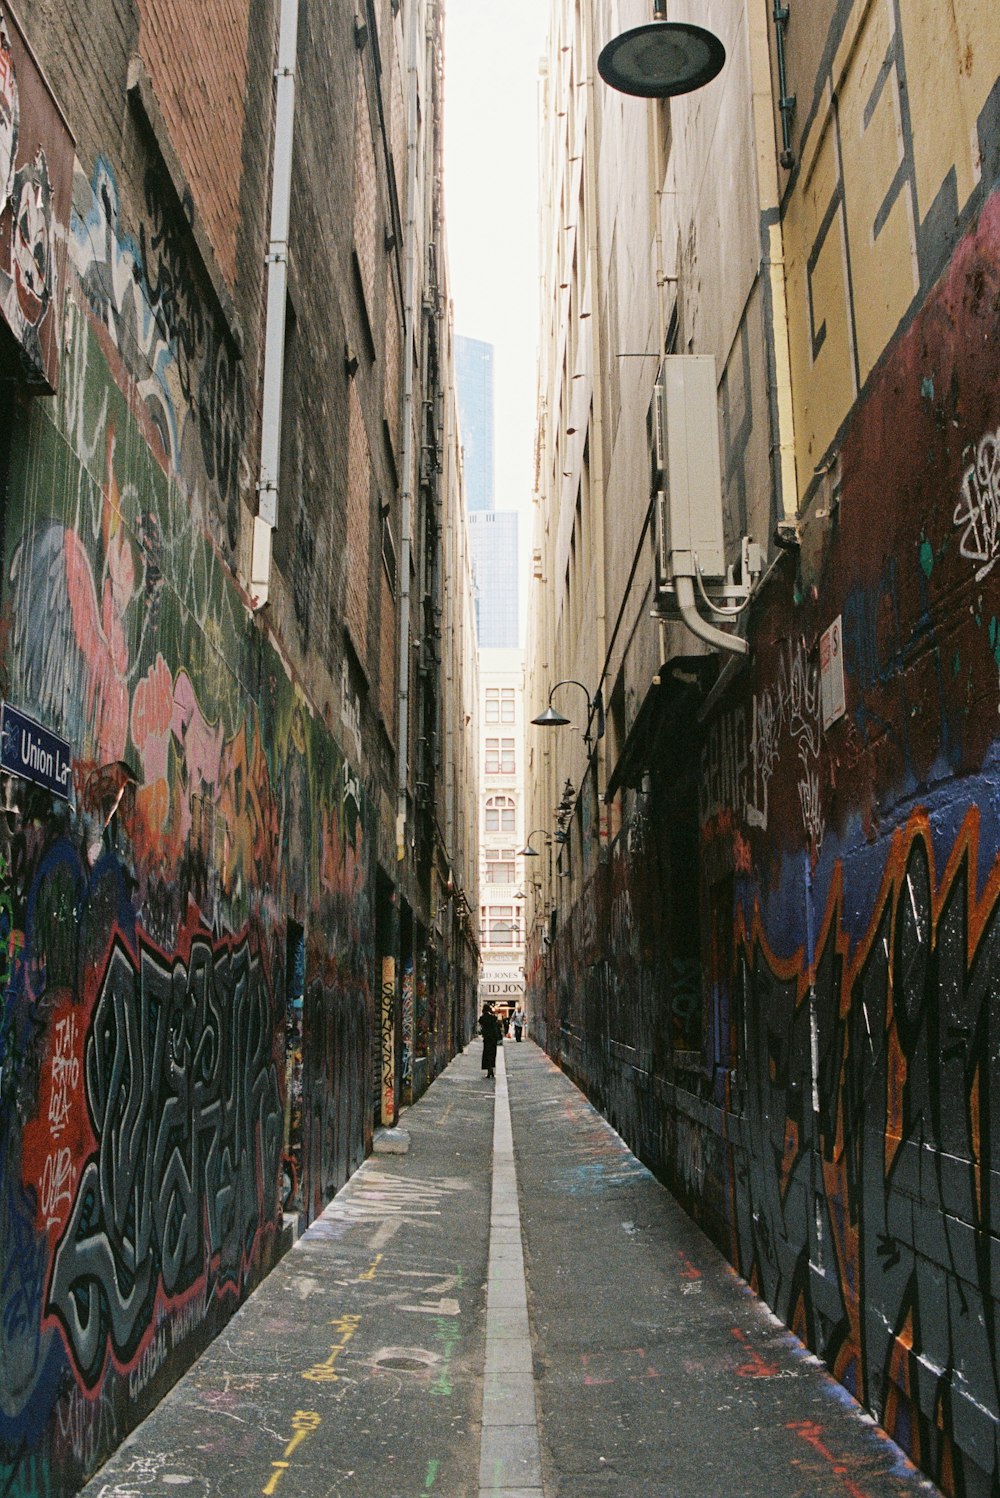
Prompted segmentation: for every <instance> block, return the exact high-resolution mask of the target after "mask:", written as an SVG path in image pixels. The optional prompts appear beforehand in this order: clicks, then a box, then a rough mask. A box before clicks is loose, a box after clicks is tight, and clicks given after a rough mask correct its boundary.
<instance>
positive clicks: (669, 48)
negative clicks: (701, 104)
mask: <svg viewBox="0 0 1000 1498" xmlns="http://www.w3.org/2000/svg"><path fill="white" fill-rule="evenodd" d="M653 14H654V17H655V19H654V20H652V21H646V22H645V23H644V24H643V25H642V26H633V27H632V28H631V30H629V31H623V32H622V34H621V36H616V37H615V38H614V40H613V41H610V42H608V44H607V46H606V47H604V49H603V51H602V52H601V55H600V57H598V59H597V71H598V72H599V73H600V75H601V77H602V78H603V79H604V81H605V83H607V84H608V85H609V86H610V87H611V88H616V89H618V91H619V93H623V94H632V95H633V96H634V97H636V98H639V99H669V98H671V97H673V96H674V95H675V94H689V93H692V92H693V91H694V89H696V88H703V87H704V85H705V84H706V83H711V81H712V79H713V78H715V77H716V76H717V75H718V74H719V73H720V72H721V71H722V66H723V63H724V62H725V60H726V49H725V47H724V46H723V45H722V43H721V42H720V41H719V38H718V37H717V36H715V35H714V33H713V32H711V31H706V30H705V29H704V27H702V26H692V25H690V24H689V23H688V22H687V21H668V20H667V19H666V8H665V3H664V0H654V6H653Z"/></svg>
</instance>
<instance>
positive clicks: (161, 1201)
mask: <svg viewBox="0 0 1000 1498" xmlns="http://www.w3.org/2000/svg"><path fill="white" fill-rule="evenodd" d="M85 1079H86V1095H87V1106H88V1109H89V1112H90V1116H91V1120H92V1123H93V1127H94V1132H95V1135H96V1139H97V1152H96V1154H95V1155H94V1156H92V1157H91V1159H90V1160H89V1161H88V1162H87V1163H86V1165H85V1166H84V1168H83V1171H82V1172H81V1175H80V1180H79V1183H78V1186H77V1192H76V1200H75V1204H74V1208H73V1212H72V1214H71V1216H70V1219H69V1221H68V1223H67V1225H66V1229H65V1231H64V1233H63V1235H62V1237H61V1238H60V1240H59V1244H58V1246H57V1248H56V1252H55V1256H54V1259H53V1265H52V1275H51V1279H50V1283H49V1291H48V1308H49V1311H50V1312H51V1313H53V1314H54V1315H56V1316H57V1317H58V1318H59V1321H60V1323H61V1324H62V1327H63V1330H64V1333H65V1336H66V1341H67V1345H68V1347H69V1350H70V1352H71V1354H72V1356H73V1359H74V1362H75V1364H76V1366H77V1368H78V1369H79V1371H80V1374H81V1376H82V1378H83V1380H84V1382H85V1383H86V1384H87V1385H88V1387H93V1386H94V1384H95V1383H96V1381H97V1380H98V1378H99V1377H100V1374H101V1370H102V1368H103V1365H104V1360H105V1356H106V1353H107V1350H108V1347H109V1346H110V1347H111V1349H112V1350H113V1351H114V1354H115V1356H116V1357H117V1358H118V1359H119V1360H120V1361H122V1362H128V1361H129V1360H130V1359H131V1358H133V1357H134V1355H135V1353H136V1350H137V1348H138V1346H139V1343H140V1341H141V1339H142V1337H143V1335H144V1333H145V1330H146V1327H147V1326H148V1324H149V1318H150V1313H151V1310H152V1305H153V1300H154V1297H155V1295H156V1292H157V1289H158V1287H160V1286H162V1289H163V1291H164V1293H166V1294H167V1295H168V1296H177V1295H180V1294H182V1293H183V1292H184V1291H186V1290H188V1289H190V1288H191V1287H192V1286H193V1285H194V1284H195V1282H196V1281H197V1280H198V1278H199V1277H200V1276H201V1275H202V1274H203V1272H204V1265H205V1262H206V1260H207V1259H211V1261H212V1262H213V1266H217V1267H213V1272H214V1273H215V1274H216V1275H217V1276H218V1277H219V1279H220V1280H221V1281H222V1282H231V1283H233V1284H238V1283H239V1281H240V1277H241V1274H242V1273H243V1271H244V1269H245V1266H246V1264H247V1261H248V1258H249V1256H250V1254H251V1251H252V1248H253V1244H254V1240H255V1238H256V1235H257V1234H258V1232H259V1231H260V1230H261V1228H262V1227H263V1226H264V1225H265V1223H266V1222H267V1221H269V1220H271V1219H273V1217H274V1215H275V1211H276V1202H277V1182H278V1169H279V1165H280V1159H281V1134H282V1128H281V1123H282V1119H281V1104H280V1098H279V1092H278V1078H277V1069H276V1066H275V1059H274V1037H273V1034H272V1024H271V1018H270V1001H269V997H268V993H267V986H266V983H265V980H264V974H263V971H262V968H261V964H260V960H259V957H258V956H257V955H256V953H255V952H253V951H252V949H251V945H250V941H249V939H248V938H247V937H244V938H243V939H241V940H240V941H237V942H233V943H229V942H224V943H221V944H219V945H217V946H213V944H212V943H211V942H210V941H209V940H208V939H207V938H206V937H203V936H200V935H199V936H196V937H195V938H194V939H193V940H192V942H191V949H190V954H189V956H188V959H187V961H183V960H181V959H180V958H176V959H175V960H174V961H173V962H172V963H171V962H169V961H167V960H166V959H164V958H163V957H162V956H161V955H160V954H159V953H158V952H156V951H154V950H153V949H151V948H149V947H147V946H146V945H142V947H141V950H140V954H139V959H138V962H136V961H135V960H134V959H133V957H132V955H131V953H130V952H129V951H128V949H127V948H126V947H125V946H124V944H123V943H122V942H121V941H120V940H116V941H115V943H114V945H113V947H112V951H111V955H110V958H109V961H108V965H107V969H106V972H105V975H104V979H103V981H102V983H101V988H100V992H99V994H98V997H97V1002H96V1004H95V1005H94V1011H93V1018H92V1020H91V1025H90V1030H89V1032H88V1036H87V1043H86V1053H85Z"/></svg>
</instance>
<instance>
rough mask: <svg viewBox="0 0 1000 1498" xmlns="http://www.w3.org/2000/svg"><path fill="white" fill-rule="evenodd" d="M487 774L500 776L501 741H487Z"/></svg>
mask: <svg viewBox="0 0 1000 1498" xmlns="http://www.w3.org/2000/svg"><path fill="white" fill-rule="evenodd" d="M486 773H487V775H499V774H500V740H499V739H487V740H486Z"/></svg>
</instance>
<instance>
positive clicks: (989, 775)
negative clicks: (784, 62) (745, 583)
mask: <svg viewBox="0 0 1000 1498" xmlns="http://www.w3.org/2000/svg"><path fill="white" fill-rule="evenodd" d="M797 24H798V23H797ZM804 24H805V25H806V26H808V25H813V26H814V28H820V29H822V31H823V36H822V38H821V42H822V45H819V44H817V46H816V55H817V57H818V58H820V59H821V70H820V75H819V76H818V78H817V81H816V88H815V94H814V96H813V97H811V96H810V92H809V90H808V89H807V88H806V86H805V80H804V79H796V80H795V82H796V87H797V88H798V91H799V106H800V113H799V116H798V125H797V128H799V126H801V130H802V139H803V142H804V144H803V146H802V151H801V154H800V155H799V156H797V157H796V163H795V164H796V173H795V175H794V176H793V177H792V178H791V179H790V180H791V186H790V187H789V189H788V194H787V198H786V201H785V212H784V217H783V230H784V235H785V246H786V251H787V256H788V260H787V270H788V275H787V289H788V298H789V301H788V311H789V328H788V334H789V343H790V349H791V364H792V368H791V391H792V398H793V403H794V416H795V450H796V459H797V464H798V479H799V499H800V501H802V502H803V504H802V508H801V513H800V516H799V520H800V530H799V539H800V541H801V545H800V546H798V547H797V549H795V550H794V551H789V552H788V553H786V554H785V555H784V556H783V558H782V559H780V560H779V561H778V562H777V565H776V567H775V569H774V571H773V572H772V573H771V574H770V576H769V578H768V581H767V585H766V588H765V589H764V590H763V591H762V593H761V595H760V596H759V598H758V600H757V601H756V602H755V604H754V606H753V610H752V613H751V616H750V620H751V622H750V626H749V630H748V634H749V638H750V644H751V657H750V664H749V669H748V670H747V671H746V672H745V673H744V674H743V675H742V678H740V679H738V680H735V681H731V683H730V684H729V685H728V686H727V687H726V688H725V690H724V691H723V690H722V689H721V688H720V691H722V695H721V696H720V697H719V698H718V700H717V701H713V704H712V706H711V709H710V710H708V711H707V713H706V714H705V720H704V721H703V722H702V721H699V720H698V716H697V713H696V712H692V713H691V715H690V720H689V723H688V724H687V728H686V732H687V736H688V738H689V740H690V742H691V744H692V746H693V747H694V753H695V765H694V771H693V774H692V776H691V778H690V781H689V789H690V792H691V795H692V797H693V801H694V803H695V804H696V806H697V827H696V829H695V837H694V840H693V843H692V844H691V845H690V846H688V845H686V844H685V839H684V835H683V831H682V832H681V834H680V835H678V828H679V825H680V822H681V820H682V817H681V814H680V812H679V802H678V797H677V796H676V795H674V796H672V795H671V790H670V783H671V780H672V778H675V777H676V774H677V767H676V766H675V765H673V764H672V763H670V762H669V761H668V760H665V759H664V756H663V754H662V753H661V750H662V747H663V745H662V744H659V743H658V744H657V745H655V746H654V750H653V751H651V752H650V753H649V754H648V756H647V758H646V760H645V761H644V764H645V767H647V768H648V769H649V772H650V774H649V779H650V781H651V785H650V787H649V789H647V790H643V791H639V790H625V791H623V792H622V802H621V806H622V821H621V831H620V833H618V835H617V836H616V837H614V838H613V839H612V840H611V842H610V844H609V846H608V848H607V850H606V851H607V862H606V863H605V864H604V865H603V866H602V867H600V868H598V870H597V871H596V873H595V874H594V876H593V877H592V878H591V879H590V880H589V882H588V883H587V884H586V886H585V888H584V891H583V894H582V897H581V898H580V899H579V900H578V901H577V903H576V904H575V906H574V907H573V910H572V912H571V913H569V914H568V915H566V916H565V924H563V925H562V926H561V929H560V930H559V931H558V932H557V933H555V934H554V942H553V945H552V946H551V948H548V947H547V946H546V945H545V944H544V943H542V942H540V941H539V943H538V944H537V946H536V948H535V950H534V952H533V953H532V954H530V960H529V973H530V986H531V993H532V1005H533V1008H534V1009H535V1010H538V1009H539V1008H541V1007H542V1006H543V1004H544V1006H545V1031H546V1036H547V1046H548V1049H549V1050H550V1052H551V1053H552V1054H553V1055H554V1056H555V1057H557V1059H559V1060H560V1062H561V1064H563V1065H564V1066H565V1067H566V1068H567V1070H569V1071H570V1072H571V1074H572V1075H574V1077H575V1078H576V1079H577V1080H578V1081H579V1082H580V1083H581V1085H583V1086H584V1087H585V1088H586V1090H587V1091H588V1093H589V1095H590V1096H591V1097H592V1098H593V1100H594V1101H595V1102H596V1103H597V1104H598V1105H599V1106H600V1107H601V1108H602V1110H603V1111H604V1112H605V1114H606V1115H607V1116H608V1117H609V1118H610V1119H611V1121H612V1122H613V1123H614V1124H615V1126H616V1127H617V1128H618V1129H619V1130H620V1132H621V1133H622V1134H623V1136H624V1137H625V1138H626V1139H627V1140H628V1142H629V1143H630V1144H631V1145H632V1147H633V1148H634V1149H635V1150H636V1151H637V1153H638V1154H639V1155H640V1156H641V1157H642V1158H643V1159H644V1160H645V1161H646V1162H647V1163H648V1164H650V1165H651V1166H652V1168H653V1169H655V1170H656V1171H657V1172H658V1173H659V1174H660V1175H661V1177H662V1178H663V1179H664V1180H666V1181H667V1182H668V1184H669V1185H670V1186H671V1189H672V1190H673V1191H674V1192H675V1193H676V1195H677V1196H678V1198H679V1199H680V1200H681V1201H682V1202H683V1203H684V1204H685V1206H687V1207H688V1209H689V1210H690V1211H691V1212H692V1214H693V1215H694V1216H695V1217H696V1218H697V1220H698V1221H699V1222H701V1223H702V1224H703V1225H704V1227H705V1228H706V1230H708V1231H709V1232H710V1233H711V1234H712V1236H713V1237H714V1238H715V1239H716V1241H717V1242H718V1243H719V1244H720V1246H721V1247H722V1248H723V1249H724V1250H725V1251H726V1252H727V1253H728V1254H729V1256H730V1258H731V1260H732V1262H733V1263H734V1264H735V1266H736V1267H737V1268H738V1269H739V1271H740V1273H741V1274H743V1275H744V1276H746V1278H747V1279H748V1280H749V1281H750V1282H751V1283H752V1284H753V1286H754V1287H755V1289H756V1290H757V1291H758V1292H759V1293H760V1294H761V1295H762V1296H763V1297H764V1298H765V1299H766V1300H767V1301H768V1303H769V1304H770V1305H771V1306H772V1307H773V1308H774V1309H775V1311H776V1312H777V1314H778V1315H779V1316H781V1317H782V1319H783V1320H784V1321H785V1322H787V1323H788V1324H789V1325H790V1326H791V1327H792V1328H793V1329H794V1330H795V1331H796V1332H797V1333H798V1334H799V1335H800V1336H801V1337H802V1338H803V1339H804V1340H805V1341H806V1342H807V1343H808V1344H809V1346H810V1347H812V1348H814V1349H815V1350H816V1351H817V1352H818V1353H819V1354H820V1355H821V1356H822V1357H823V1358H824V1359H825V1360H826V1362H827V1363H828V1365H829V1366H830V1368H831V1370H832V1371H833V1372H834V1374H835V1375H836V1377H837V1378H838V1379H839V1380H840V1381H841V1382H842V1383H843V1384H844V1385H845V1387H846V1388H848V1389H849V1390H850V1391H851V1392H852V1393H853V1394H855V1395H856V1396H857V1397H858V1398H859V1399H860V1400H861V1401H862V1402H863V1403H864V1404H865V1405H866V1406H867V1407H868V1408H869V1409H870V1410H871V1411H872V1412H873V1413H874V1414H875V1415H876V1417H877V1418H878V1420H879V1421H880V1422H881V1423H882V1424H883V1425H884V1427H885V1428H886V1429H887V1430H888V1431H889V1433H890V1434H891V1435H892V1436H893V1437H894V1438H895V1439H896V1440H897V1441H898V1442H899V1443H900V1445H901V1446H902V1447H903V1448H904V1449H905V1450H906V1451H907V1452H908V1453H910V1454H911V1455H912V1456H913V1458H914V1459H915V1460H916V1461H917V1462H918V1463H919V1464H920V1465H921V1466H922V1467H923V1469H924V1470H925V1471H926V1472H928V1473H929V1474H930V1476H931V1477H933V1479H934V1480H935V1482H937V1483H938V1484H939V1486H940V1487H941V1488H942V1489H943V1490H944V1491H945V1492H947V1493H949V1494H959V1495H975V1498H980V1495H983V1498H985V1495H988V1494H993V1493H995V1492H996V1491H997V1490H998V1484H1000V1338H998V1331H997V1328H998V1326H1000V1306H998V1303H997V1285H998V1279H997V1272H996V1264H997V1245H998V1242H1000V1219H998V1215H997V1190H996V1182H997V1180H998V1179H1000V1176H998V1162H997V1158H996V1141H997V1138H998V1129H1000V1115H998V1112H997V1107H998V1105H997V1101H996V1097H995V1093H996V1086H995V1077H994V1075H993V1073H994V1070H995V1067H996V1064H997V1056H998V1054H1000V1052H998V1041H997V1035H996V1029H997V1024H998V1018H997V1001H996V993H997V989H998V986H1000V947H998V944H997V910H998V897H1000V813H998V807H1000V798H998V786H1000V742H998V725H1000V718H998V704H1000V685H998V683H1000V586H998V579H1000V568H998V567H997V562H998V560H1000V459H998V453H1000V403H998V394H997V377H996V376H997V356H996V350H997V347H998V345H1000V193H998V191H997V182H998V178H1000V160H998V157H997V140H998V138H1000V137H998V134H997V129H996V120H997V117H998V116H997V108H998V99H1000V84H998V82H997V75H998V71H1000V59H998V53H997V30H996V26H995V24H994V21H993V18H992V13H990V14H989V15H988V14H987V11H986V10H985V9H984V8H983V6H981V5H980V4H978V3H977V0H968V3H963V4H958V5H954V6H947V7H945V6H931V7H912V6H911V7H907V6H899V5H895V4H892V3H889V0H870V3H861V0H858V3H851V0H840V3H837V4H831V5H828V6H826V7H819V8H817V12H816V15H815V16H814V17H811V19H810V20H809V21H808V22H804ZM827 31H829V35H827ZM791 55H792V57H793V58H794V57H795V56H796V55H798V56H800V57H801V56H802V55H803V54H801V53H800V54H795V53H794V52H793V53H792V54H791ZM952 65H954V67H953V71H954V77H955V80H956V88H955V91H954V94H949V95H948V105H947V108H946V109H945V108H944V107H943V106H942V104H941V103H940V102H939V101H938V100H937V99H936V97H934V91H935V90H937V89H938V88H939V87H940V79H941V76H942V68H944V69H945V75H946V76H949V77H950V76H952V75H951V72H949V71H948V69H950V68H952ZM696 342H697V340H696ZM831 641H836V642H837V647H838V648H837V649H833V648H832V646H831V643H830V642H831ZM838 661H839V662H840V664H841V665H842V670H843V676H842V680H841V679H840V678H839V673H838V671H837V670H836V666H837V663H838ZM731 677H732V673H729V678H731ZM729 678H727V679H729ZM654 751H655V752H654ZM686 773H687V771H686V770H684V769H683V768H682V771H681V780H680V781H679V782H677V784H679V785H681V786H682V785H683V783H684V782H683V776H684V775H685V774H686ZM635 778H636V779H638V777H635ZM680 799H683V797H681V798H680ZM685 885H687V886H688V888H687V890H685ZM691 886H696V899H695V901H694V904H693V906H692V904H691V903H690V887H691ZM685 912H686V913H687V916H688V917H689V918H690V919H691V920H692V921H693V922H694V923H695V924H696V926H697V930H698V933H699V934H698V939H697V943H696V945H695V948H694V950H692V949H691V947H690V946H688V945H686V944H685V941H684V915H685ZM563 918H564V912H563V911H562V910H560V912H559V920H560V921H562V920H563Z"/></svg>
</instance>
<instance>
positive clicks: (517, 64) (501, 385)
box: [444, 0, 549, 607]
mask: <svg viewBox="0 0 1000 1498" xmlns="http://www.w3.org/2000/svg"><path fill="white" fill-rule="evenodd" d="M548 14H549V6H548V3H547V0H446V4H445V115H444V129H445V152H444V166H445V185H444V191H445V220H446V224H447V234H448V263H449V271H450V281H451V294H452V299H453V301H454V304H455V331H456V333H458V334H460V335H461V336H462V337H465V338H480V339H483V340H484V341H485V342H486V343H492V344H493V345H494V348H495V350H496V352H495V355H494V380H495V388H496V427H495V451H496V506H497V509H499V510H506V509H518V510H520V511H521V513H522V516H523V518H522V521H521V525H520V531H521V550H522V555H523V554H525V552H526V548H527V547H529V546H530V527H531V485H532V463H533V459H532V452H533V444H534V428H535V351H536V345H537V325H538V268H537V267H538V253H537V251H538V229H537V186H536V184H537V175H538V133H537V121H538V102H537V101H538V63H539V59H540V58H541V57H542V55H543V54H544V51H545V37H546V31H547V26H548ZM524 592H526V587H522V607H523V602H524V600H523V593H524Z"/></svg>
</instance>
